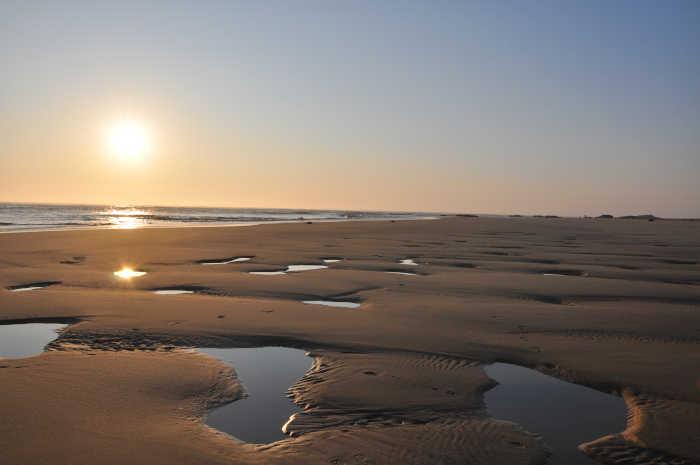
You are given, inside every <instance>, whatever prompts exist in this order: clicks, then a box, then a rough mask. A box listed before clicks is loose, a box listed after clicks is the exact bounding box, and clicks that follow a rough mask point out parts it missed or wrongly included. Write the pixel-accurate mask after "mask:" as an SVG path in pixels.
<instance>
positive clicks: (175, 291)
mask: <svg viewBox="0 0 700 465" xmlns="http://www.w3.org/2000/svg"><path fill="white" fill-rule="evenodd" d="M153 292H154V293H156V294H160V295H178V294H194V291H192V290H189V289H158V290H155V291H153Z"/></svg>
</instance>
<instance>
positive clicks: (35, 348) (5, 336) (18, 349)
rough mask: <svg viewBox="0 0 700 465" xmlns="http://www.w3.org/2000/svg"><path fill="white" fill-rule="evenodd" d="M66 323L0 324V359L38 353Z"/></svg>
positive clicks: (55, 336)
mask: <svg viewBox="0 0 700 465" xmlns="http://www.w3.org/2000/svg"><path fill="white" fill-rule="evenodd" d="M66 326H67V325H64V324H57V323H24V324H9V325H5V324H0V359H3V358H24V357H31V356H32V355H36V354H40V353H41V352H43V351H44V347H45V346H46V344H48V343H49V342H51V341H53V340H54V339H56V338H57V337H58V334H56V331H58V330H60V329H63V328H65V327H66Z"/></svg>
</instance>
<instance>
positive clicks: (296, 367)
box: [198, 347, 311, 444]
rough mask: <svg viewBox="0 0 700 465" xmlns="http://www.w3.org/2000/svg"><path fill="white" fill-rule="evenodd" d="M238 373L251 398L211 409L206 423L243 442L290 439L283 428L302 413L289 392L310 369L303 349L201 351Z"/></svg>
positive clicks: (257, 348) (269, 348)
mask: <svg viewBox="0 0 700 465" xmlns="http://www.w3.org/2000/svg"><path fill="white" fill-rule="evenodd" d="M198 350H199V351H200V352H202V353H205V354H207V355H210V356H212V357H215V358H217V359H219V360H221V361H222V362H225V363H228V364H229V365H231V366H233V369H234V370H236V374H237V376H238V379H239V381H240V382H241V383H242V384H243V387H244V388H245V391H246V394H247V396H248V397H244V398H241V399H238V400H236V401H234V402H231V403H229V404H226V405H223V406H221V407H218V408H216V409H214V410H212V411H211V412H210V413H209V415H208V416H207V420H206V423H207V424H208V425H209V426H211V427H212V428H216V429H218V430H219V431H223V432H225V433H228V434H230V435H231V436H234V437H236V438H238V439H240V440H241V441H245V442H249V443H255V444H267V443H270V442H275V441H279V440H280V439H284V438H286V437H287V436H286V435H285V434H284V433H283V432H282V426H283V425H284V424H285V423H286V422H287V421H288V420H289V417H290V416H292V415H293V414H295V413H297V412H300V411H301V409H300V408H299V407H297V405H296V404H294V403H293V402H292V401H291V400H290V399H289V398H287V389H289V387H290V386H291V385H293V384H294V383H295V382H296V381H297V380H298V379H299V378H301V377H302V376H304V373H306V371H307V370H308V369H309V368H310V367H311V359H309V357H307V356H306V355H305V352H304V351H303V350H299V349H290V348H287V347H256V348H238V349H208V348H199V349H198Z"/></svg>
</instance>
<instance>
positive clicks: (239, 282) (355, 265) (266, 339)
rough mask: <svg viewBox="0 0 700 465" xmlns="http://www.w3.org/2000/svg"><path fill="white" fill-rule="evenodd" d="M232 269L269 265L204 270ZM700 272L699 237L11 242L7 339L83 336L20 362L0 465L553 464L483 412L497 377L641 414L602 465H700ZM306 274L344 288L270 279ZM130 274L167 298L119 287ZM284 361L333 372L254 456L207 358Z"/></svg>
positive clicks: (197, 232) (552, 227)
mask: <svg viewBox="0 0 700 465" xmlns="http://www.w3.org/2000/svg"><path fill="white" fill-rule="evenodd" d="M75 257H80V258H81V259H80V260H77V259H75ZM231 257H251V259H250V260H247V261H239V262H231V263H226V264H220V265H217V266H206V265H203V264H202V263H204V262H214V261H228V260H231ZM329 257H333V259H338V260H340V261H338V262H325V263H324V258H325V259H328V258H329ZM403 260H412V261H413V262H415V263H417V265H406V264H402V261H403ZM698 262H700V222H690V221H654V222H648V221H641V220H592V219H591V220H583V219H545V218H537V219H533V218H509V219H489V218H445V219H441V220H435V221H396V222H389V221H382V222H347V223H313V224H305V223H304V224H279V225H261V226H254V227H246V228H235V227H220V228H180V229H142V230H93V231H54V232H33V233H23V234H0V287H1V289H0V320H2V321H3V322H4V323H10V322H15V323H16V322H42V321H50V322H54V323H61V322H65V323H70V326H68V327H67V328H66V329H65V330H64V331H63V332H62V333H61V335H60V337H59V338H58V339H57V340H55V341H53V342H51V343H50V344H49V346H48V348H47V349H48V350H47V351H46V352H44V353H42V354H40V355H37V356H34V357H30V358H23V359H6V360H0V393H2V394H1V395H0V412H1V414H2V418H3V420H4V421H3V422H0V451H2V452H1V453H2V455H0V459H2V460H0V462H2V463H3V464H5V463H7V464H33V465H40V464H51V465H60V464H66V465H68V464H70V465H80V464H90V465H95V464H120V465H121V464H124V463H133V464H144V465H145V464H149V465H157V464H164V465H165V464H168V465H171V464H173V463H178V464H263V463H265V464H267V463H269V464H297V463H305V464H335V465H340V464H377V465H379V464H387V465H393V464H398V463H415V464H453V463H472V464H484V465H485V464H504V465H511V464H536V463H544V460H545V459H546V456H547V452H546V446H545V444H544V442H546V437H545V438H544V442H543V441H542V439H540V438H538V437H536V436H535V435H533V434H532V433H531V432H528V431H526V430H524V429H523V428H522V427H520V426H518V425H515V424H513V423H510V422H507V421H501V420H498V419H493V418H490V417H489V413H488V411H487V409H486V408H485V405H484V400H483V397H484V396H483V393H484V391H486V390H488V389H490V388H492V387H493V386H494V385H495V382H494V381H493V380H491V379H490V378H489V377H488V376H487V375H486V373H485V372H484V370H483V364H486V363H491V362H494V361H500V362H507V363H512V364H518V365H522V366H527V367H531V368H535V369H538V370H540V371H542V372H544V373H546V374H549V375H553V376H555V377H558V378H560V379H564V380H567V381H571V382H575V383H578V384H582V385H586V386H589V387H593V388H595V389H598V390H601V391H603V392H608V393H616V394H617V395H621V396H623V397H624V400H625V402H626V403H627V406H628V415H629V419H628V426H627V428H626V429H625V430H624V431H601V432H600V438H599V439H596V440H594V441H592V442H589V443H587V444H585V445H582V447H581V449H582V450H583V451H585V452H586V453H587V454H588V455H589V456H590V457H591V458H593V459H595V460H597V461H599V462H601V463H611V464H616V463H627V464H629V463H631V464H647V463H649V464H651V463H664V462H663V461H664V460H665V461H666V462H671V463H678V464H692V463H698V461H700V446H699V445H698V444H700V428H698V427H697V425H698V424H700V370H698V367H700V313H699V310H700V265H699V264H698ZM404 263H407V262H404ZM294 264H305V265H326V266H327V267H328V268H325V269H316V270H308V271H297V272H292V273H285V274H278V275H268V276H261V275H256V274H251V272H265V271H277V270H281V269H282V270H284V269H287V266H289V265H294ZM123 266H129V267H131V268H133V269H134V270H139V271H145V272H147V274H145V275H143V276H140V277H136V278H133V279H131V280H121V279H119V278H118V277H116V276H115V275H114V274H113V273H114V271H117V270H119V269H121V268H122V267H123ZM387 272H394V273H387ZM396 272H399V273H402V272H408V273H416V274H415V275H411V276H407V275H402V274H396ZM49 282H50V283H52V285H51V286H49V287H45V288H40V289H34V290H30V291H26V292H13V291H12V290H11V289H13V288H14V289H16V288H17V286H20V287H21V286H26V285H30V284H36V283H49ZM159 289H160V290H162V289H185V290H192V291H193V293H192V294H182V295H168V296H163V295H157V294H155V293H154V292H152V291H154V290H159ZM304 301H350V302H356V303H360V304H361V305H360V306H359V307H357V308H340V307H328V306H323V305H308V304H305V303H304ZM269 345H276V346H286V347H295V348H302V349H306V350H308V351H310V353H311V355H312V356H313V357H314V360H315V361H314V366H313V368H312V369H311V370H310V371H309V372H307V374H306V375H305V376H304V377H303V378H302V379H301V380H300V381H298V382H297V383H296V384H295V385H294V386H292V387H291V389H290V393H291V394H292V396H293V399H294V401H295V402H297V404H298V405H299V406H300V407H301V408H302V409H303V412H302V413H300V414H298V415H297V416H296V417H295V418H294V420H293V421H291V422H290V423H289V425H287V430H288V432H289V433H290V434H291V435H292V436H291V437H290V438H289V439H285V440H283V441H280V442H277V443H273V444H271V445H255V444H245V443H241V442H238V441H235V440H232V439H231V438H230V437H229V436H227V435H225V434H223V433H220V432H217V431H216V430H214V429H212V428H210V427H208V426H207V425H206V424H205V423H204V416H205V415H206V413H207V412H208V411H209V410H210V409H212V408H214V407H215V406H217V405H221V404H222V403H225V402H228V401H231V400H234V399H236V398H238V397H240V396H241V395H242V389H241V386H240V385H239V383H238V382H237V379H236V376H235V372H234V371H233V370H232V369H231V368H230V367H229V366H227V365H226V364H224V363H221V362H220V361H218V360H215V359H213V358H209V357H206V356H204V355H201V354H198V353H196V352H194V351H193V350H191V349H190V348H192V347H245V346H269ZM543 414H546V412H543ZM572 421H575V420H572ZM562 428H566V425H562Z"/></svg>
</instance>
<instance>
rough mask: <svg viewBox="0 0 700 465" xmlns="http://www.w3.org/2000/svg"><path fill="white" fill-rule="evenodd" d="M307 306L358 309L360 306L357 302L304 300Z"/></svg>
mask: <svg viewBox="0 0 700 465" xmlns="http://www.w3.org/2000/svg"><path fill="white" fill-rule="evenodd" d="M304 303H305V304H309V305H325V306H326V307H340V308H357V307H359V306H360V304H358V303H357V302H344V301H338V300H304Z"/></svg>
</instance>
